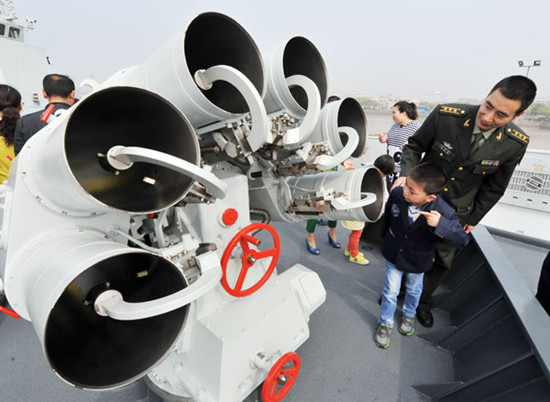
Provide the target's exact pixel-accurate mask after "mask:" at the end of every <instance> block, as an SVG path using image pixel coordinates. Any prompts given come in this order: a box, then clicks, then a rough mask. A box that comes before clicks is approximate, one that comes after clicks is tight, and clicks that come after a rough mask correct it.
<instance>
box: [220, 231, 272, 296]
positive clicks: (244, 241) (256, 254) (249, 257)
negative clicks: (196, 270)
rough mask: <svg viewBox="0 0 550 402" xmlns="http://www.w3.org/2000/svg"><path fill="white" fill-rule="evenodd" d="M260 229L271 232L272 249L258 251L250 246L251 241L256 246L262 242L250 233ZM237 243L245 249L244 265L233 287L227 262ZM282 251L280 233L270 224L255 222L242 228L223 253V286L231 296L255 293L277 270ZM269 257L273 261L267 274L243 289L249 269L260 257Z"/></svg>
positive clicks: (242, 260)
mask: <svg viewBox="0 0 550 402" xmlns="http://www.w3.org/2000/svg"><path fill="white" fill-rule="evenodd" d="M258 229H266V230H267V231H268V232H269V233H271V237H272V238H273V244H274V246H273V248H272V249H269V250H264V251H256V250H253V249H251V248H250V244H249V243H252V244H254V245H255V246H257V245H259V244H260V240H259V239H257V238H255V237H253V236H251V235H249V233H250V232H254V231H255V230H258ZM237 243H239V244H240V245H241V248H242V249H243V257H242V259H241V262H242V267H241V270H240V272H239V277H238V278H237V282H236V283H235V285H234V286H233V287H231V286H230V285H229V283H228V282H227V263H228V261H229V258H230V257H231V253H233V249H234V248H235V247H236V246H237ZM280 251H281V244H280V242H279V235H278V234H277V232H276V231H275V229H274V228H273V227H272V226H269V225H267V224H265V223H253V224H251V225H248V226H246V227H245V228H243V229H241V230H240V231H239V232H238V233H237V234H236V235H235V236H234V237H233V238H232V239H231V241H230V242H229V243H228V244H227V247H226V248H225V250H224V252H223V255H222V260H221V266H222V279H221V282H222V286H223V288H224V289H225V290H226V291H227V293H229V294H230V295H231V296H235V297H245V296H249V295H251V294H252V293H254V292H255V291H257V290H258V289H260V288H261V287H262V286H263V284H264V283H265V282H266V281H267V280H268V279H269V277H270V276H271V274H272V273H273V271H274V270H275V265H277V260H278V259H279V253H280ZM268 257H271V263H270V264H269V267H268V269H267V271H266V272H265V274H264V275H263V276H262V277H261V278H260V280H259V281H258V282H256V283H255V284H254V285H252V286H251V287H249V288H248V289H243V284H244V280H245V278H246V275H247V274H248V270H249V269H250V268H251V267H252V266H253V265H254V263H255V262H256V261H258V260H259V259H261V258H268Z"/></svg>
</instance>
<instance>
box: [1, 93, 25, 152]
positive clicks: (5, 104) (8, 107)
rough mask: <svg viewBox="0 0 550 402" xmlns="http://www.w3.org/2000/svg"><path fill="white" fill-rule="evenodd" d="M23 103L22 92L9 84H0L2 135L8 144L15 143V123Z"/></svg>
mask: <svg viewBox="0 0 550 402" xmlns="http://www.w3.org/2000/svg"><path fill="white" fill-rule="evenodd" d="M20 105H21V94H20V93H19V91H18V90H17V89H15V88H13V87H10V86H9V85H4V84H0V112H2V120H0V135H1V136H2V137H3V139H4V142H5V143H6V145H8V146H9V145H12V144H13V135H14V133H15V125H16V124H17V120H19V106H20Z"/></svg>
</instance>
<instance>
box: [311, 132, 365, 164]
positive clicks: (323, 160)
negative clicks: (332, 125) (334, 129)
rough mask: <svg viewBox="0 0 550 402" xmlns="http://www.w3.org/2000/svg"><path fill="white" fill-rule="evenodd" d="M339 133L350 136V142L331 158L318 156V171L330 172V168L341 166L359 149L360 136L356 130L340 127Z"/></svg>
mask: <svg viewBox="0 0 550 402" xmlns="http://www.w3.org/2000/svg"><path fill="white" fill-rule="evenodd" d="M338 132H340V133H344V134H346V135H347V136H348V142H347V143H346V146H345V147H344V148H342V150H341V151H340V152H338V153H337V154H336V155H334V156H333V157H329V156H327V155H320V156H318V157H317V158H316V159H315V163H316V164H317V169H320V170H328V169H330V168H333V167H334V166H338V165H339V164H341V163H342V162H344V161H345V160H347V159H348V158H349V157H350V156H351V154H352V153H353V151H354V150H355V148H357V145H359V134H357V131H356V130H355V129H354V128H352V127H338Z"/></svg>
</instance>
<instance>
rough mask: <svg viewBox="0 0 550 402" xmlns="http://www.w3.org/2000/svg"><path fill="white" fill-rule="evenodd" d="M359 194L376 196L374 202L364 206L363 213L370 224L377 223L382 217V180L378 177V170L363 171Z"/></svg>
mask: <svg viewBox="0 0 550 402" xmlns="http://www.w3.org/2000/svg"><path fill="white" fill-rule="evenodd" d="M361 192H362V193H366V192H368V193H374V194H376V201H375V202H373V203H372V204H370V205H367V206H364V207H363V212H364V213H365V215H366V217H367V219H368V220H369V221H370V222H375V221H377V220H378V219H379V218H380V216H381V215H382V208H383V207H384V179H382V177H380V173H378V170H376V169H374V168H370V169H367V170H366V171H365V174H364V175H363V179H362V180H361Z"/></svg>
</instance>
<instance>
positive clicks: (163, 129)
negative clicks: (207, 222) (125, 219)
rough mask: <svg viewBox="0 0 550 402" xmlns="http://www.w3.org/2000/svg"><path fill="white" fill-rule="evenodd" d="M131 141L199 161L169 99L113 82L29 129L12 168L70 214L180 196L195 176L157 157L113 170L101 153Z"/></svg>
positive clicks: (161, 203)
mask: <svg viewBox="0 0 550 402" xmlns="http://www.w3.org/2000/svg"><path fill="white" fill-rule="evenodd" d="M120 145H122V146H137V147H141V148H146V149H151V150H154V151H159V152H163V153H165V154H169V155H172V156H173V157H175V158H178V159H181V160H184V161H186V162H188V163H190V164H193V165H198V164H199V146H198V140H197V137H196V135H195V133H194V130H193V128H192V127H191V125H190V124H189V122H188V121H187V119H186V118H185V116H183V114H182V113H181V112H180V111H179V110H178V109H177V108H175V107H174V106H173V105H172V104H171V103H169V102H168V101H166V100H165V99H163V98H161V97H160V96H158V95H156V94H153V93H151V92H148V91H145V90H143V89H138V88H131V87H112V88H107V89H104V90H101V91H98V92H95V93H93V94H91V95H90V96H88V97H86V98H85V99H83V100H82V101H80V102H78V103H77V104H76V105H75V106H73V107H72V108H71V109H69V110H68V112H67V113H66V115H65V116H63V117H61V118H58V119H56V120H55V121H54V122H53V123H50V124H49V125H48V126H46V127H45V128H44V129H43V130H42V131H41V132H40V133H38V134H37V135H35V136H33V137H32V138H31V139H30V140H29V141H28V142H27V144H26V145H25V147H24V148H23V151H22V152H21V154H20V155H19V157H18V165H17V168H18V169H22V171H23V172H25V175H24V181H25V183H26V184H27V186H28V188H29V190H30V191H31V193H33V195H34V196H35V199H37V200H38V201H39V202H41V203H43V205H46V206H48V207H49V208H51V209H53V210H56V211H58V212H60V213H63V214H68V215H76V216H78V215H81V216H93V215H95V214H97V213H101V212H106V211H112V210H121V211H126V212H131V213H147V212H155V211H159V210H162V209H164V208H167V207H169V206H171V205H173V204H175V203H177V202H178V201H179V200H181V199H182V198H183V197H184V196H185V195H186V194H187V193H188V191H189V190H190V188H191V186H192V185H193V182H194V179H193V178H191V177H189V176H186V175H183V174H181V173H178V172H177V171H174V170H172V169H169V168H167V167H163V166H159V165H158V164H155V163H145V162H143V163H136V164H135V165H134V166H133V167H132V168H131V169H127V170H116V169H113V168H112V166H110V164H109V163H108V161H107V158H106V155H107V153H108V151H109V150H110V149H111V148H112V147H114V146H120Z"/></svg>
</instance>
